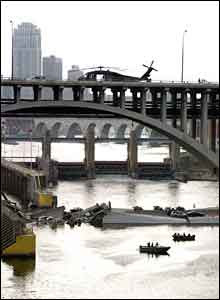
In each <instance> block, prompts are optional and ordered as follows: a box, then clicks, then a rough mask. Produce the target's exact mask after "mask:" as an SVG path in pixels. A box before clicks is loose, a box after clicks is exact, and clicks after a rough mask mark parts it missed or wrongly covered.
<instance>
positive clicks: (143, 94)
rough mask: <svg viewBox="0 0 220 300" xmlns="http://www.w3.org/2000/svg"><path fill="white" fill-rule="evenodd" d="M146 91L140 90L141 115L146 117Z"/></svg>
mask: <svg viewBox="0 0 220 300" xmlns="http://www.w3.org/2000/svg"><path fill="white" fill-rule="evenodd" d="M147 91H148V89H145V88H144V89H142V90H141V114H142V115H144V116H146V108H147Z"/></svg>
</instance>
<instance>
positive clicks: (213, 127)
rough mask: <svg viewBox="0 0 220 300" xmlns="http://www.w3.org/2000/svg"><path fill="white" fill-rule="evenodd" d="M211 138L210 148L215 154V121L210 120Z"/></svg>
mask: <svg viewBox="0 0 220 300" xmlns="http://www.w3.org/2000/svg"><path fill="white" fill-rule="evenodd" d="M210 131H211V132H210V133H211V136H210V148H211V150H212V151H214V152H216V120H215V119H213V120H211V130H210Z"/></svg>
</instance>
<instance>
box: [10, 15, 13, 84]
mask: <svg viewBox="0 0 220 300" xmlns="http://www.w3.org/2000/svg"><path fill="white" fill-rule="evenodd" d="M10 23H11V79H12V80H13V74H14V59H13V57H14V55H13V48H14V45H13V22H12V20H11V21H10Z"/></svg>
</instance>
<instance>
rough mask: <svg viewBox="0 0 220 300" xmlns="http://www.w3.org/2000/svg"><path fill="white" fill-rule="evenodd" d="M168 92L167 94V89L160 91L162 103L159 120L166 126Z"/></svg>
mask: <svg viewBox="0 0 220 300" xmlns="http://www.w3.org/2000/svg"><path fill="white" fill-rule="evenodd" d="M168 92H169V89H168V88H165V89H164V90H163V91H162V103H161V115H160V118H161V122H162V123H163V124H166V122H167V101H168Z"/></svg>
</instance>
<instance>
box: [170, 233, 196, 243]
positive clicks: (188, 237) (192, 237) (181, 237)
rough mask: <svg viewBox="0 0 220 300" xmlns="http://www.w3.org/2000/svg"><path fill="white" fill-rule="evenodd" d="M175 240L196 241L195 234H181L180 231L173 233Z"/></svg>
mask: <svg viewBox="0 0 220 300" xmlns="http://www.w3.org/2000/svg"><path fill="white" fill-rule="evenodd" d="M172 236H173V240H174V241H175V242H179V241H183V242H185V241H195V237H196V236H195V234H192V235H191V234H190V233H189V234H188V235H185V234H179V233H177V234H176V233H174V234H173V235H172Z"/></svg>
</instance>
